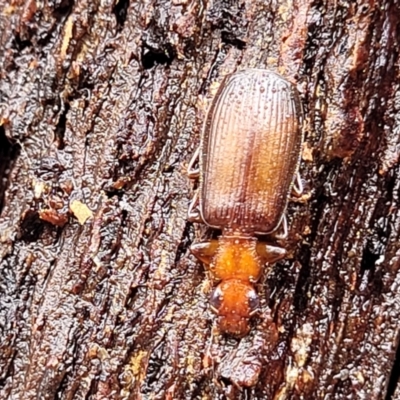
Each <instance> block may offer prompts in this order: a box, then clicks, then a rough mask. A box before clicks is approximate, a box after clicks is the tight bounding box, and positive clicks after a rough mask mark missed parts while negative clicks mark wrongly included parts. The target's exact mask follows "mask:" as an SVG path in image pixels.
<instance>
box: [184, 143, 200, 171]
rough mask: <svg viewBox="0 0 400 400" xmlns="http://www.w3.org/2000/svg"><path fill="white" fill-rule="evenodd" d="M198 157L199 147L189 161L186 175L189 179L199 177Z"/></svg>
mask: <svg viewBox="0 0 400 400" xmlns="http://www.w3.org/2000/svg"><path fill="white" fill-rule="evenodd" d="M199 155H200V147H198V148H197V150H196V151H195V152H194V154H193V156H192V158H191V159H190V161H189V165H188V169H187V174H188V177H189V178H190V179H195V178H198V177H199V175H200V168H199V166H198V164H199ZM196 164H197V167H195V165H196Z"/></svg>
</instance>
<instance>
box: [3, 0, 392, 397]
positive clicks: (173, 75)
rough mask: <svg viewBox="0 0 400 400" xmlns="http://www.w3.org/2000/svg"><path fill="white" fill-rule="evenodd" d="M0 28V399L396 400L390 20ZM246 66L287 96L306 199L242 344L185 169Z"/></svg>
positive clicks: (65, 16) (242, 13)
mask: <svg viewBox="0 0 400 400" xmlns="http://www.w3.org/2000/svg"><path fill="white" fill-rule="evenodd" d="M0 10H1V17H0V18H1V19H0V30H1V32H0V35H1V36H0V40H1V43H0V48H1V50H0V66H1V70H0V96H1V97H0V146H1V147H0V177H1V180H0V206H1V207H2V208H1V214H0V263H1V264H0V265H1V267H0V349H1V351H0V398H1V399H13V400H14V399H24V400H30V399H89V398H90V399H224V398H229V399H260V400H261V399H280V400H282V399H390V398H393V399H400V394H399V393H400V389H399V383H398V381H399V375H400V372H399V365H398V361H396V350H397V347H398V341H399V324H398V321H399V319H400V273H399V268H400V241H399V234H400V207H399V187H400V177H399V173H400V167H399V155H400V74H399V40H400V24H399V21H400V12H399V1H397V0H382V1H380V2H378V1H374V0H371V1H369V2H366V1H365V2H362V1H358V2H354V1H351V0H339V1H333V0H322V1H318V0H314V1H311V0H308V1H307V0H294V1H285V0H283V1H278V2H277V1H272V0H268V1H262V0H256V1H251V0H247V1H228V0H216V1H214V2H203V1H188V0H174V1H164V0H161V1H143V2H135V1H129V0H119V1H117V2H115V1H107V0H106V1H103V2H99V1H85V0H77V1H75V2H74V1H71V0H63V1H60V0H54V1H48V2H39V1H36V0H27V1H22V0H14V1H5V0H0ZM243 68H268V69H270V70H273V71H276V72H278V73H280V74H282V75H283V76H284V77H286V78H287V79H288V80H290V81H292V82H293V83H295V84H296V85H297V86H298V88H299V91H300V93H301V97H302V101H303V106H304V112H305V123H304V129H305V133H306V141H305V144H304V147H303V152H302V163H301V174H302V176H303V179H304V183H305V193H304V195H303V196H302V198H301V199H300V200H295V201H291V202H290V203H289V206H288V210H287V214H288V221H289V238H288V239H287V240H286V241H285V242H284V246H285V248H286V249H287V250H288V252H289V257H287V258H286V259H285V260H284V261H282V262H279V263H277V264H276V265H273V266H271V267H270V268H268V269H266V271H265V276H264V279H263V280H262V282H261V283H260V284H259V285H258V291H259V293H260V295H261V297H262V302H261V312H260V314H259V316H258V317H257V318H255V319H254V321H253V326H252V330H251V332H250V334H249V335H247V336H246V337H244V338H243V339H241V340H237V339H234V338H230V337H225V336H223V335H220V334H219V332H218V329H217V327H216V322H215V321H216V318H215V315H214V314H213V313H212V312H211V310H210V308H209V304H208V296H209V293H210V290H211V287H212V285H213V282H212V281H211V277H210V276H209V275H208V273H207V271H206V270H205V269H204V267H203V266H202V265H201V264H200V263H198V262H197V261H196V260H195V258H194V257H193V256H192V255H191V254H190V251H189V246H190V244H191V243H193V242H194V241H198V240H202V239H205V238H207V237H211V236H213V235H214V236H216V235H218V232H216V231H214V230H212V229H207V228H206V227H205V226H204V225H201V224H192V223H189V222H187V220H186V214H187V209H188V204H189V201H190V198H191V197H192V196H193V192H194V190H195V185H193V183H192V182H190V181H189V179H188V178H187V175H186V166H187V163H188V161H189V159H190V156H191V154H192V153H193V152H194V151H195V149H196V147H197V146H198V144H199V139H200V133H201V126H202V121H203V120H204V116H205V113H206V111H207V108H208V105H209V104H210V100H211V99H212V97H213V94H214V93H215V91H216V89H217V88H218V85H219V84H220V82H221V80H222V78H223V77H224V76H225V75H226V74H227V73H231V72H234V71H236V70H239V69H243Z"/></svg>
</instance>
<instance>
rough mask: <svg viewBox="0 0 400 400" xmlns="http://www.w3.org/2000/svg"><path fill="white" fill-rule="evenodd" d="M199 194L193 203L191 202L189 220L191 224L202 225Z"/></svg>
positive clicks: (195, 195)
mask: <svg viewBox="0 0 400 400" xmlns="http://www.w3.org/2000/svg"><path fill="white" fill-rule="evenodd" d="M198 206H199V192H198V191H197V192H196V193H195V194H194V196H193V199H192V201H191V202H190V205H189V209H188V220H189V221H190V222H199V223H202V222H204V221H203V218H202V217H201V215H200V211H199V207H198Z"/></svg>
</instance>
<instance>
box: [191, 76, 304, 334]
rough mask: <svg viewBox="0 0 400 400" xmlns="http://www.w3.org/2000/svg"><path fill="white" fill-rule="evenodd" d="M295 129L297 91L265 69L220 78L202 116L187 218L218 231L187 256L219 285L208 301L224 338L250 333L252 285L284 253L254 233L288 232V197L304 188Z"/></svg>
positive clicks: (254, 306)
mask: <svg viewBox="0 0 400 400" xmlns="http://www.w3.org/2000/svg"><path fill="white" fill-rule="evenodd" d="M301 125H302V107H301V102H300V98H299V94H298V92H297V90H296V89H295V87H294V86H293V85H292V84H291V83H290V82H288V81H287V80H285V79H284V78H283V77H282V76H280V75H279V74H277V73H275V72H272V71H269V70H264V69H245V70H242V71H239V72H236V73H233V74H230V75H228V76H226V77H225V78H224V79H223V81H222V83H221V85H220V87H219V90H218V92H217V94H216V95H215V97H214V99H213V101H212V104H211V107H210V109H209V111H208V114H207V118H206V120H205V123H204V127H203V131H202V137H201V144H200V147H199V148H198V150H197V151H196V152H195V154H194V155H193V157H192V159H191V161H190V162H189V165H188V176H189V177H190V178H192V179H197V178H198V179H199V189H198V191H197V192H196V194H195V196H194V197H193V200H192V202H191V204H190V206H189V213H188V218H189V220H191V221H197V222H202V223H205V224H206V225H208V226H210V227H212V228H216V229H219V230H221V231H222V233H221V235H220V236H219V237H218V238H217V239H212V240H209V241H206V242H201V243H195V244H193V245H192V246H191V252H192V253H193V254H194V255H195V256H196V257H197V258H198V259H199V260H200V261H202V262H203V263H204V264H206V266H208V267H209V269H210V271H211V274H212V276H213V278H214V280H216V281H218V282H219V283H218V285H217V287H216V288H215V289H214V291H213V293H212V295H211V299H210V303H211V307H212V309H213V310H214V311H215V312H216V313H217V315H218V322H219V328H220V330H221V331H222V332H223V333H226V334H230V335H233V336H237V337H242V336H244V335H246V334H247V333H248V332H249V330H250V324H249V321H250V319H251V317H252V316H253V315H254V314H255V313H256V312H257V311H258V308H259V297H258V295H257V293H256V290H255V288H254V285H255V283H256V282H257V281H258V280H259V279H260V277H261V274H262V268H263V266H264V265H265V264H272V263H274V262H276V261H278V260H280V259H282V258H284V257H285V255H286V250H285V249H284V248H283V247H280V246H277V245H275V244H273V243H268V242H264V241H260V240H259V239H258V235H265V234H270V233H272V232H278V231H279V230H281V231H283V234H281V235H280V238H283V237H284V236H285V235H286V233H287V224H286V218H285V210H286V206H287V202H288V197H289V194H290V192H291V191H292V190H294V191H295V192H296V193H297V194H298V195H299V194H301V190H302V187H301V180H300V178H299V175H298V168H299V162H300V151H301V146H302V141H303V134H302V127H301ZM275 237H276V238H279V234H276V236H275Z"/></svg>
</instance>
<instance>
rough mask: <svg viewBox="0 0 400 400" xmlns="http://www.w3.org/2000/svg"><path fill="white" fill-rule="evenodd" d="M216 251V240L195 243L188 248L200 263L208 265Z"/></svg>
mask: <svg viewBox="0 0 400 400" xmlns="http://www.w3.org/2000/svg"><path fill="white" fill-rule="evenodd" d="M217 249H218V240H216V239H212V240H210V241H209V242H201V243H195V244H192V245H191V246H190V251H191V252H192V254H194V255H195V256H196V257H197V258H198V259H199V260H200V261H201V262H203V263H204V264H206V265H210V264H211V262H212V260H213V258H214V256H215V254H216V252H217Z"/></svg>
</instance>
